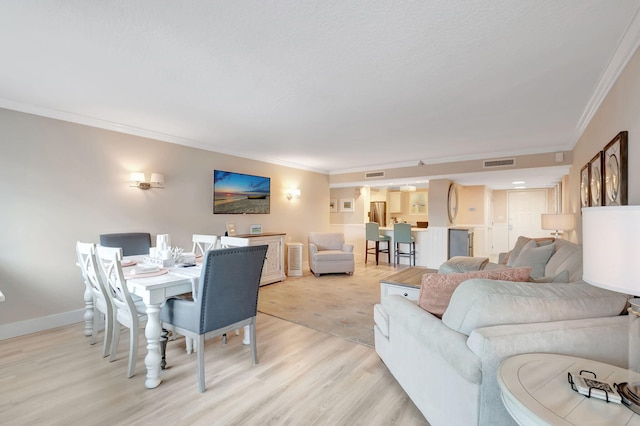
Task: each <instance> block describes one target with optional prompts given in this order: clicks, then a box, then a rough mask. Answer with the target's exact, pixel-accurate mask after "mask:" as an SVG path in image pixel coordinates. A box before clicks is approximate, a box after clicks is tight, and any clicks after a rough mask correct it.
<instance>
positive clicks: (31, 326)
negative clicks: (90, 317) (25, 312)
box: [0, 309, 85, 340]
mask: <svg viewBox="0 0 640 426" xmlns="http://www.w3.org/2000/svg"><path fill="white" fill-rule="evenodd" d="M84 312H85V310H84V309H78V310H76V311H69V312H64V313H61V314H55V315H49V316H46V317H40V318H33V319H29V320H25V321H18V322H14V323H11V324H4V325H0V340H5V339H11V338H12V337H18V336H24V335H25V334H31V333H37V332H39V331H45V330H50V329H52V328H57V327H62V326H64V325H69V324H75V323H78V322H82V321H84Z"/></svg>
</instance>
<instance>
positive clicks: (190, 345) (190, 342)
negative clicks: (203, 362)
mask: <svg viewBox="0 0 640 426" xmlns="http://www.w3.org/2000/svg"><path fill="white" fill-rule="evenodd" d="M184 343H185V346H186V348H187V354H189V355H191V352H193V339H192V338H191V337H189V336H184Z"/></svg>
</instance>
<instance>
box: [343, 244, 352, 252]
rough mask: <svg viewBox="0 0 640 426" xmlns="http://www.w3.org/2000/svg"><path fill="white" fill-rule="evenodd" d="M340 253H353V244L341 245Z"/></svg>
mask: <svg viewBox="0 0 640 426" xmlns="http://www.w3.org/2000/svg"><path fill="white" fill-rule="evenodd" d="M342 251H346V252H349V253H353V244H343V245H342Z"/></svg>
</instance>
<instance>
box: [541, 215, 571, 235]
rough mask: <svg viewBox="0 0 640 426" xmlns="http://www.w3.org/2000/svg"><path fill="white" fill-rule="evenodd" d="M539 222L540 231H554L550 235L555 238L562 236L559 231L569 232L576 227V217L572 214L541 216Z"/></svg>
mask: <svg viewBox="0 0 640 426" xmlns="http://www.w3.org/2000/svg"><path fill="white" fill-rule="evenodd" d="M540 222H541V228H542V229H545V230H549V231H555V232H554V233H553V234H551V235H553V236H554V237H555V238H559V237H560V235H562V232H560V231H571V230H572V229H575V227H576V217H575V216H574V215H572V214H560V213H555V214H543V215H542V216H541V221H540Z"/></svg>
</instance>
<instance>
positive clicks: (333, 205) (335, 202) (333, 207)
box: [329, 198, 338, 213]
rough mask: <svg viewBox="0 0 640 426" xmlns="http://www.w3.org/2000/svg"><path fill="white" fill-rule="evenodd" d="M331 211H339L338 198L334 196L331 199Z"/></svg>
mask: <svg viewBox="0 0 640 426" xmlns="http://www.w3.org/2000/svg"><path fill="white" fill-rule="evenodd" d="M329 211H330V212H331V213H338V199H337V198H332V199H330V200H329Z"/></svg>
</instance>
